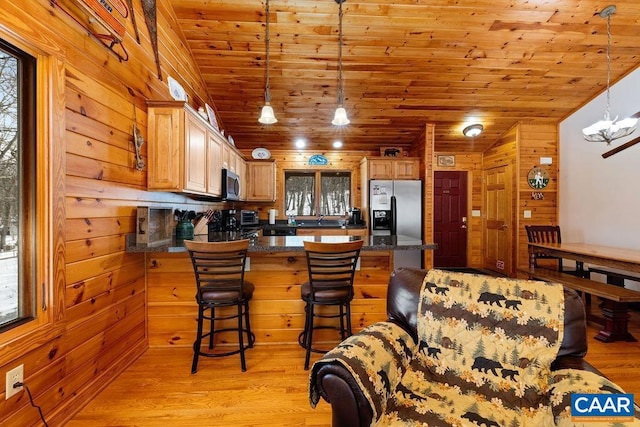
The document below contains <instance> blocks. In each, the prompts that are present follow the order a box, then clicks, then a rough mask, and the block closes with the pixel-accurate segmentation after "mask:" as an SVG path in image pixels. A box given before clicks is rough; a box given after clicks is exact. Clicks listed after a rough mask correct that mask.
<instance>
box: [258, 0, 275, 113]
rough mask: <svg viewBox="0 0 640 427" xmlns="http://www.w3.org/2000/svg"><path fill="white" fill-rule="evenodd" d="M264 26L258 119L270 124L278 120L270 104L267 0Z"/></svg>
mask: <svg viewBox="0 0 640 427" xmlns="http://www.w3.org/2000/svg"><path fill="white" fill-rule="evenodd" d="M265 13H266V26H265V28H266V29H265V38H264V43H265V51H266V55H265V62H266V69H265V87H264V107H262V112H261V113H260V118H259V119H258V121H259V122H260V123H262V124H264V125H272V124H274V123H276V122H277V121H278V119H276V115H275V114H274V112H273V107H272V106H271V92H270V91H269V0H267V2H266V8H265Z"/></svg>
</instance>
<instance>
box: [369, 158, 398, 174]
mask: <svg viewBox="0 0 640 427" xmlns="http://www.w3.org/2000/svg"><path fill="white" fill-rule="evenodd" d="M369 179H393V160H387V159H384V160H383V159H375V160H369Z"/></svg>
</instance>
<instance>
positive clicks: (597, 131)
mask: <svg viewBox="0 0 640 427" xmlns="http://www.w3.org/2000/svg"><path fill="white" fill-rule="evenodd" d="M614 13H616V7H615V5H610V6H607V7H605V8H604V9H602V11H601V12H600V17H601V18H606V19H607V109H606V110H605V112H604V120H600V121H599V122H596V123H594V124H592V125H591V126H589V127H586V128H584V129H582V133H583V134H584V139H586V140H587V141H589V142H606V143H607V145H608V144H611V141H613V140H614V139H618V138H622V137H625V136H627V135H631V134H632V133H633V132H634V131H635V130H636V123H637V121H638V119H634V118H627V119H622V120H618V117H617V116H616V117H615V118H614V119H613V120H611V94H610V89H609V86H610V84H611V15H613V14H614Z"/></svg>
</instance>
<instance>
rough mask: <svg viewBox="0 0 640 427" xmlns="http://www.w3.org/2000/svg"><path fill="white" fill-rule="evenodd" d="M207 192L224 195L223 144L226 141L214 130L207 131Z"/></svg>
mask: <svg viewBox="0 0 640 427" xmlns="http://www.w3.org/2000/svg"><path fill="white" fill-rule="evenodd" d="M207 143H208V147H207V158H208V166H207V174H208V178H207V193H209V194H211V195H213V196H221V195H222V144H224V142H223V141H222V140H221V139H220V137H219V136H217V135H216V134H214V133H213V132H208V133H207Z"/></svg>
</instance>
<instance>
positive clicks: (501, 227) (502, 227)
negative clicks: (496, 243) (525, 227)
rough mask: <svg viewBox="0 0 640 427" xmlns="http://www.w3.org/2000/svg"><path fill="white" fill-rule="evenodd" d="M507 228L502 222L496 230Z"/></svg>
mask: <svg viewBox="0 0 640 427" xmlns="http://www.w3.org/2000/svg"><path fill="white" fill-rule="evenodd" d="M506 229H507V224H502V225H501V226H500V227H498V230H506Z"/></svg>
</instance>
